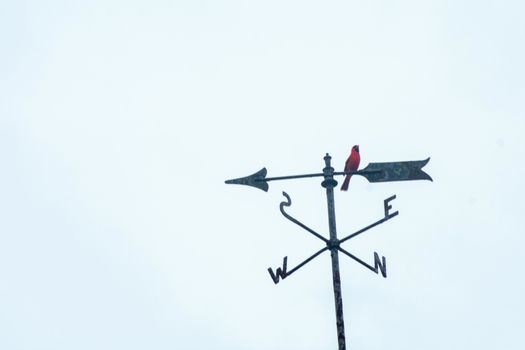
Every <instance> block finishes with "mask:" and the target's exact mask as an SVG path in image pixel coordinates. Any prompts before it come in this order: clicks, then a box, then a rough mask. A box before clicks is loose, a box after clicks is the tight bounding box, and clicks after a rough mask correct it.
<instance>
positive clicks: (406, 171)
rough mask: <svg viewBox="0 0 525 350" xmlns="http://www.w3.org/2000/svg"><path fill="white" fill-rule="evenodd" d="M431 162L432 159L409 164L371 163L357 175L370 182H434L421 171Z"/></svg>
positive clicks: (409, 162)
mask: <svg viewBox="0 0 525 350" xmlns="http://www.w3.org/2000/svg"><path fill="white" fill-rule="evenodd" d="M429 160H430V158H427V159H425V160H414V161H408V162H389V163H370V164H368V166H367V167H366V168H364V169H363V170H360V171H359V172H357V174H358V175H362V176H364V177H366V179H367V180H368V182H390V181H410V180H430V181H432V178H431V177H430V175H428V174H427V173H425V172H424V171H423V170H421V168H423V167H424V166H425V165H426V164H427V163H428V162H429Z"/></svg>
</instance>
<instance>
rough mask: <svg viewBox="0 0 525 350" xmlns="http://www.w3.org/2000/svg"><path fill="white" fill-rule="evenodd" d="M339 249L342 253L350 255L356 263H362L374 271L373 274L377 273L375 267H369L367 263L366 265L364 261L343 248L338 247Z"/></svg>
mask: <svg viewBox="0 0 525 350" xmlns="http://www.w3.org/2000/svg"><path fill="white" fill-rule="evenodd" d="M337 249H339V250H340V251H341V252H342V253H344V254H346V255H348V256H349V257H350V258H352V259H354V260H355V261H357V262H358V263H360V264H361V265H363V266H364V267H366V268H368V269H370V270H372V271H373V272H377V271H376V269H375V268H374V267H372V266H371V265H368V264H367V263H365V262H364V261H363V260H361V259H359V258H358V257H357V256H355V255H353V254H350V253H349V252H347V251H346V250H344V249H343V248H341V247H338V248H337Z"/></svg>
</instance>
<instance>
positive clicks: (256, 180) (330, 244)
mask: <svg viewBox="0 0 525 350" xmlns="http://www.w3.org/2000/svg"><path fill="white" fill-rule="evenodd" d="M331 159H332V157H330V155H329V154H328V153H327V154H326V156H325V157H324V161H325V167H324V168H323V172H322V173H314V174H303V175H290V176H278V177H268V178H267V177H266V174H267V170H266V168H262V169H261V170H259V171H258V172H256V173H254V174H252V175H250V176H246V177H241V178H238V179H233V180H227V181H226V183H227V184H239V185H247V186H252V187H256V188H259V189H261V190H263V191H265V192H266V191H268V182H269V181H276V180H289V179H298V178H305V177H320V176H323V177H324V181H323V182H322V183H321V186H322V187H324V188H325V189H326V199H327V204H328V224H329V225H328V227H329V233H330V238H329V239H327V238H325V237H324V236H322V235H320V234H319V233H317V232H315V231H314V230H312V229H311V228H309V227H308V226H306V225H305V224H303V223H301V222H300V221H299V220H297V219H295V218H293V217H292V216H291V215H289V214H288V213H286V211H285V210H284V207H289V206H291V205H292V200H291V199H290V196H289V195H288V194H287V193H286V192H283V196H284V197H286V201H283V202H281V204H280V205H279V209H280V211H281V213H282V214H283V215H284V217H285V218H287V219H288V220H290V221H291V222H293V223H294V224H297V225H298V226H300V227H302V228H303V229H305V230H306V231H308V232H310V233H311V234H313V235H314V236H315V237H317V238H319V239H320V240H322V241H323V242H324V243H325V245H326V246H325V247H324V248H322V249H320V250H319V251H317V252H315V253H314V254H313V255H312V256H310V257H309V258H307V259H306V260H304V261H303V262H302V263H300V264H299V265H297V266H295V267H294V268H292V269H290V270H288V266H287V263H288V257H286V256H285V257H284V258H283V265H282V268H281V267H279V268H277V270H276V271H275V272H274V271H273V269H272V268H269V269H268V272H269V273H270V276H271V278H272V280H273V282H274V283H275V284H277V283H279V281H280V279H285V278H286V277H288V276H290V275H291V274H292V273H294V272H295V271H297V270H299V269H300V268H301V267H303V266H304V265H306V264H307V263H308V262H310V261H312V260H313V259H315V258H316V257H317V256H319V255H320V254H321V253H323V252H325V251H327V250H330V254H331V258H332V280H333V287H334V299H335V314H336V324H337V340H338V344H339V350H345V349H346V344H345V343H346V340H345V327H344V319H343V300H342V296H341V277H340V274H339V255H338V252H341V253H343V254H345V255H347V256H348V257H350V258H352V259H353V260H355V261H357V262H358V263H360V264H361V265H363V266H365V267H366V268H368V269H370V270H371V271H373V272H375V273H376V274H379V271H381V275H382V276H383V277H384V278H386V259H385V257H384V256H383V257H381V258H380V257H379V254H378V253H376V252H374V266H372V265H369V264H368V263H366V262H364V261H363V260H361V259H359V258H358V257H356V256H354V255H353V254H351V253H350V252H348V251H346V250H345V249H343V248H342V247H341V243H343V242H346V241H347V240H349V239H352V238H354V237H356V236H358V235H360V234H361V233H363V232H365V231H367V230H369V229H371V228H372V227H375V226H377V225H379V224H382V223H384V222H386V221H388V220H390V219H392V218H393V217H395V216H397V215H398V214H399V212H397V211H395V212H393V213H392V212H391V209H392V205H390V202H391V201H392V200H394V199H395V198H396V195H393V196H391V197H389V198H387V199H385V200H384V211H385V216H384V217H383V218H382V219H380V220H378V221H376V222H374V223H373V224H370V225H368V226H367V227H365V228H362V229H360V230H358V231H356V232H354V233H352V234H350V235H348V236H346V237H344V238H342V239H338V238H337V230H336V223H335V204H334V187H335V186H337V181H336V180H335V179H334V176H336V175H350V174H352V175H361V176H364V177H365V178H366V179H367V180H368V181H369V182H391V181H410V180H430V181H432V178H431V177H430V176H429V175H428V174H427V173H425V172H424V171H423V170H421V168H423V167H424V166H425V165H426V164H427V163H428V161H429V160H430V158H427V159H425V160H418V161H407V162H389V163H370V164H368V166H367V167H366V168H364V169H362V170H357V171H348V172H344V171H341V172H337V171H334V168H333V167H332V166H331V165H330V162H331Z"/></svg>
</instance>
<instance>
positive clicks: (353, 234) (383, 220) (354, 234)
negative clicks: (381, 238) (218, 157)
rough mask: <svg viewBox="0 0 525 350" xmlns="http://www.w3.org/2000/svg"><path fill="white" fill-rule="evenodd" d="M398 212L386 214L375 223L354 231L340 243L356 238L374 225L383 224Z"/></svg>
mask: <svg viewBox="0 0 525 350" xmlns="http://www.w3.org/2000/svg"><path fill="white" fill-rule="evenodd" d="M398 214H399V212H397V211H396V212H394V213H392V214H390V215H388V216H385V217H384V218H382V219H381V220H378V221H376V222H374V223H373V224H370V225H368V226H367V227H365V228H362V229H360V230H359V231H356V232H354V233H352V234H351V235H349V236H346V237H345V238H343V239H341V240H339V243H343V242H345V241H347V240H349V239H350V238H354V237H355V236H357V235H359V234H361V233H363V232H365V231H367V230H369V229H371V228H372V227H375V226H377V225H379V224H382V223H383V222H385V221H388V220H390V219H392V218H393V217H394V216H397V215H398Z"/></svg>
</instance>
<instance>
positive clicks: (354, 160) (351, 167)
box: [341, 145, 361, 191]
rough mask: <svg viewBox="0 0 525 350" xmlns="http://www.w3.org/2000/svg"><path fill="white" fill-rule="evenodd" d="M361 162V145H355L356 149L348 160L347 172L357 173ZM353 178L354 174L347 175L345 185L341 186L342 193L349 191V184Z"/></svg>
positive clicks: (354, 148)
mask: <svg viewBox="0 0 525 350" xmlns="http://www.w3.org/2000/svg"><path fill="white" fill-rule="evenodd" d="M360 161H361V157H360V156H359V145H355V146H354V147H352V152H351V153H350V156H349V157H348V159H347V160H346V163H345V172H349V171H356V170H357V168H359V162H360ZM351 177H352V174H348V175H346V177H345V181H343V185H342V186H341V191H346V190H348V184H349V183H350V178H351Z"/></svg>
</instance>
